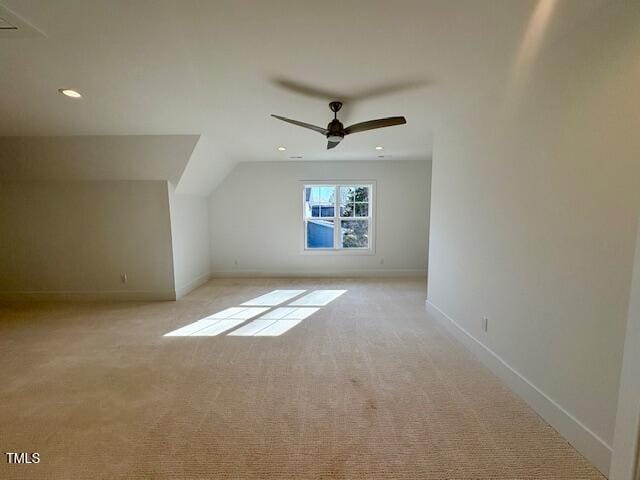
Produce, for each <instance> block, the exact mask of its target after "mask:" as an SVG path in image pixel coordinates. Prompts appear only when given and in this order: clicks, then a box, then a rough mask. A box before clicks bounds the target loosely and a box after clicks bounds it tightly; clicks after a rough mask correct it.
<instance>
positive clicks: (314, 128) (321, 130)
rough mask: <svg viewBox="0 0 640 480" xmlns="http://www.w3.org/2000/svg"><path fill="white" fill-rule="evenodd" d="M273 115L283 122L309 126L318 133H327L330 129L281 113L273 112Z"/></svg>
mask: <svg viewBox="0 0 640 480" xmlns="http://www.w3.org/2000/svg"><path fill="white" fill-rule="evenodd" d="M271 116H272V117H274V118H277V119H278V120H282V121H283V122H288V123H293V124H294V125H298V126H299V127H304V128H308V129H310V130H315V131H316V132H318V133H321V134H323V135H326V134H327V133H328V130H327V129H326V128H322V127H318V126H316V125H311V124H310V123H304V122H299V121H298V120H291V119H290V118H286V117H281V116H279V115H274V114H271Z"/></svg>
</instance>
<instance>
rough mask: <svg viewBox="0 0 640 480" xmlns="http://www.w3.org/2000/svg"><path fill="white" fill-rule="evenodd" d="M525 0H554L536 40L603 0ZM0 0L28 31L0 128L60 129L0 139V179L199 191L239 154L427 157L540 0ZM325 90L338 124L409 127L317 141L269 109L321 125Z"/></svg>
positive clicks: (499, 68)
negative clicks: (393, 120)
mask: <svg viewBox="0 0 640 480" xmlns="http://www.w3.org/2000/svg"><path fill="white" fill-rule="evenodd" d="M539 1H544V2H551V3H553V4H557V5H554V6H555V9H554V10H555V11H554V13H553V18H552V21H551V25H550V28H548V29H547V32H546V34H545V43H546V44H547V45H552V44H553V42H554V41H555V40H557V39H558V38H560V37H561V36H562V35H564V34H566V33H567V32H568V31H570V30H571V29H572V28H577V27H576V26H577V25H579V23H580V22H581V21H582V20H583V19H585V18H586V17H587V16H589V15H592V14H593V13H594V12H595V11H597V9H598V8H600V7H601V6H602V5H603V4H606V3H607V0H539ZM0 3H1V4H2V5H3V6H4V7H6V8H8V9H9V10H10V11H11V14H12V15H14V17H13V18H16V19H21V20H23V21H24V22H25V24H28V25H31V26H33V28H34V29H35V30H37V31H38V32H41V33H42V35H31V36H22V37H20V36H16V37H15V38H11V37H10V36H7V35H5V36H3V37H1V38H0V65H1V71H0V72H1V73H0V112H2V114H1V115H0V135H1V136H12V137H15V136H45V137H60V136H72V137H73V138H70V139H60V138H47V139H36V138H29V139H23V140H20V141H18V140H16V139H15V138H9V139H0V158H1V159H2V166H1V167H0V175H2V176H3V177H5V176H13V177H15V176H16V175H22V174H24V175H25V176H27V177H29V178H31V177H37V178H42V179H45V178H59V177H64V176H69V177H74V178H75V177H78V178H85V177H87V178H89V177H90V178H121V177H131V178H157V177H164V178H167V179H171V180H172V181H174V180H175V179H176V175H177V174H178V173H177V172H180V173H179V175H180V176H179V177H178V178H179V180H178V181H174V183H176V184H177V185H178V191H183V192H184V193H199V194H207V193H209V192H210V191H211V189H212V188H214V186H215V185H216V184H217V183H218V182H219V181H220V179H221V178H222V177H224V175H225V174H226V173H227V172H228V171H229V170H230V169H231V168H233V165H234V164H235V163H236V162H238V161H262V160H288V159H290V157H292V156H295V157H298V156H301V157H303V159H302V160H295V161H304V160H324V159H327V160H372V159H373V160H375V159H378V155H380V154H384V155H385V156H386V158H390V159H393V160H402V159H428V158H430V155H431V146H432V142H433V138H434V132H436V131H437V125H438V121H439V118H441V116H442V115H441V114H442V113H443V112H444V111H446V109H448V108H449V106H450V104H451V102H453V101H457V102H460V101H464V99H465V96H466V95H469V94H470V93H473V94H474V95H477V94H478V92H484V91H487V92H488V91H496V90H499V89H501V88H503V87H504V84H505V82H506V79H507V77H508V75H509V71H510V69H511V68H512V66H513V64H514V61H515V57H516V56H517V54H518V50H519V46H520V43H521V41H522V39H523V36H524V35H525V31H526V29H527V26H528V24H529V21H530V19H531V16H532V14H533V12H534V11H535V8H536V5H538V3H539V2H538V0H522V1H512V0H483V1H480V0H457V1H455V0H431V1H427V0H415V1H414V0H394V1H393V2H390V1H388V0H384V1H383V0H350V1H348V2H344V1H339V0H325V1H323V2H315V1H306V0H261V1H255V0H228V1H216V0H209V1H197V0H173V1H171V0H136V1H130V0H103V1H99V0H56V1H50V0H0ZM291 84H295V85H297V86H298V87H300V86H302V87H308V86H310V87H314V88H315V89H316V90H319V92H318V93H317V94H316V95H312V96H310V95H306V94H304V93H303V91H304V89H305V88H297V89H287V88H285V87H284V86H286V85H291ZM59 88H75V89H77V90H79V91H80V92H82V94H83V95H84V98H83V99H81V100H71V99H68V98H66V97H63V96H61V95H60V94H58V93H57V90H58V89H59ZM336 96H339V97H342V98H338V99H346V104H345V107H344V111H343V112H341V115H340V118H341V119H342V120H343V121H344V123H345V124H350V123H356V122H359V121H363V120H368V119H371V118H379V117H384V116H391V115H405V116H406V118H407V120H408V124H407V125H404V126H399V127H392V128H388V129H382V130H378V131H373V132H368V133H362V134H357V135H353V136H351V137H348V138H347V139H346V140H345V142H344V143H343V144H341V145H340V146H339V147H338V148H336V149H334V150H331V151H326V150H325V148H326V141H325V139H324V138H323V137H321V136H320V135H319V134H318V133H315V132H313V131H307V130H303V129H301V128H298V127H294V126H292V125H288V124H285V123H282V122H279V121H277V120H275V119H272V118H270V117H269V114H271V113H276V114H280V115H284V116H287V117H290V118H296V119H299V120H302V121H305V122H309V123H313V124H318V125H323V126H324V125H326V123H327V122H328V121H329V120H330V119H331V114H330V112H329V109H328V107H327V103H328V102H329V101H330V100H335V99H336V98H335V97H336ZM359 97H364V98H359ZM183 135H187V137H183ZM101 136H105V138H100V137H101ZM119 136H127V137H124V139H122V140H120V139H118V138H116V137H119ZM161 136H167V137H166V138H164V139H163V140H161V139H159V137H161ZM194 136H195V137H194ZM198 136H199V138H200V139H199V141H198V142H197V145H196V146H195V148H193V145H191V146H189V145H190V142H192V141H194V139H195V138H197V137H198ZM30 144H33V145H30ZM379 144H380V145H384V147H385V149H384V151H383V152H378V151H376V150H374V147H375V146H376V145H379ZM280 145H284V146H286V147H287V150H286V151H285V152H279V151H278V150H277V147H278V146H280ZM190 148H191V151H193V156H191V157H188V158H187V160H188V159H189V158H191V160H190V161H188V163H187V162H186V161H185V158H184V154H185V152H187V151H189V149H190ZM102 150H103V151H102ZM87 152H91V154H92V155H93V157H92V158H93V160H88V159H87V155H86V154H87ZM27 153H28V154H29V156H31V158H30V159H28V158H27ZM190 154H191V152H189V155H190ZM127 155H128V157H127ZM139 155H150V157H149V158H148V159H147V160H144V161H141V160H140V159H139ZM118 156H119V157H118ZM170 157H171V158H170ZM125 158H128V159H129V160H124V159H125ZM36 159H37V160H36ZM127 161H128V162H129V164H128V165H125V163H127ZM292 161H293V160H292ZM170 164H171V165H170ZM12 165H13V166H12ZM20 172H22V173H20Z"/></svg>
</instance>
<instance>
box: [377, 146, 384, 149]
mask: <svg viewBox="0 0 640 480" xmlns="http://www.w3.org/2000/svg"><path fill="white" fill-rule="evenodd" d="M383 149H384V147H383V146H382V145H378V146H377V147H376V150H383Z"/></svg>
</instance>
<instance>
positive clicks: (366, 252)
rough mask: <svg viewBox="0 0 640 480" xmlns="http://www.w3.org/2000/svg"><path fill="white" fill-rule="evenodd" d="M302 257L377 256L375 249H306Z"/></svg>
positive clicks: (302, 252)
mask: <svg viewBox="0 0 640 480" xmlns="http://www.w3.org/2000/svg"><path fill="white" fill-rule="evenodd" d="M300 253H301V254H302V255H375V253H376V252H375V250H374V249H373V248H348V249H347V248H313V249H311V248H305V249H303V250H302V251H301V252H300Z"/></svg>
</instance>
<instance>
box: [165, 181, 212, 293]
mask: <svg viewBox="0 0 640 480" xmlns="http://www.w3.org/2000/svg"><path fill="white" fill-rule="evenodd" d="M169 188H170V203H171V237H172V240H173V269H174V275H175V287H176V297H177V298H181V297H182V296H184V295H186V294H187V293H189V292H190V291H191V290H193V289H194V288H197V287H199V286H200V285H202V284H203V283H204V282H206V281H207V280H208V279H209V276H210V273H211V250H210V248H211V243H210V240H209V202H208V198H207V197H201V196H196V195H180V194H177V193H175V191H174V188H173V187H172V186H171V185H170V187H169Z"/></svg>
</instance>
